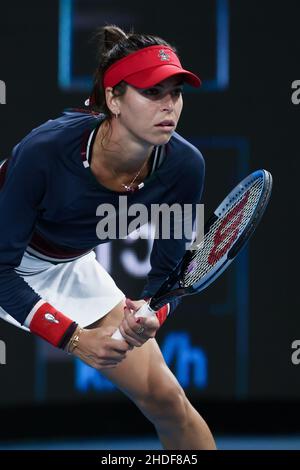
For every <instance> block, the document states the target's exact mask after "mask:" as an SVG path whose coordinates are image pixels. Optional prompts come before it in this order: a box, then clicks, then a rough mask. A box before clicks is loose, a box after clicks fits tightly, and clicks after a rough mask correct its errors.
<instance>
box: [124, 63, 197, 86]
mask: <svg viewBox="0 0 300 470" xmlns="http://www.w3.org/2000/svg"><path fill="white" fill-rule="evenodd" d="M176 75H178V76H179V75H180V76H182V79H183V81H184V82H185V83H188V84H189V85H191V86H193V87H196V88H198V87H199V86H200V85H201V83H202V82H201V80H200V78H199V77H198V76H197V75H195V74H193V73H192V72H189V71H188V70H185V69H181V68H179V67H176V66H173V65H162V66H160V67H152V68H149V69H145V70H142V71H140V72H136V73H134V74H132V75H128V76H127V77H125V78H124V81H125V82H127V83H128V84H129V85H132V86H134V87H136V88H149V87H152V86H154V85H157V84H158V83H160V82H162V81H163V80H166V79H167V78H170V77H174V76H176Z"/></svg>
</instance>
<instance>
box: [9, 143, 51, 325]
mask: <svg viewBox="0 0 300 470" xmlns="http://www.w3.org/2000/svg"><path fill="white" fill-rule="evenodd" d="M37 148H38V150H37ZM38 152H39V153H38ZM41 153H42V149H41V148H40V147H39V146H36V145H33V144H31V143H30V142H29V143H26V139H25V140H24V141H22V142H21V144H19V145H18V146H17V147H15V149H14V152H13V156H12V157H11V158H10V160H9V164H8V169H7V174H6V178H5V181H4V185H3V186H2V189H1V191H0V306H1V307H2V308H3V309H4V310H5V311H6V312H7V313H8V314H9V315H11V316H12V317H14V318H15V319H16V320H17V321H18V322H20V323H21V324H23V322H24V320H25V318H26V317H27V315H28V314H29V312H30V311H31V310H32V308H33V306H34V305H35V304H36V303H37V302H38V301H39V300H40V296H39V295H38V294H37V293H36V292H34V291H33V290H32V289H31V287H30V286H29V285H28V284H27V283H26V282H25V281H24V280H23V278H22V277H21V276H19V275H18V274H17V273H16V271H15V268H16V267H17V266H18V265H19V264H20V262H21V259H22V256H23V254H24V251H25V250H26V247H27V245H28V243H29V241H30V238H31V235H32V232H33V230H34V226H35V222H36V219H37V217H38V213H39V210H40V205H41V201H42V199H43V194H44V188H45V174H44V171H43V165H44V163H43V155H42V154H41Z"/></svg>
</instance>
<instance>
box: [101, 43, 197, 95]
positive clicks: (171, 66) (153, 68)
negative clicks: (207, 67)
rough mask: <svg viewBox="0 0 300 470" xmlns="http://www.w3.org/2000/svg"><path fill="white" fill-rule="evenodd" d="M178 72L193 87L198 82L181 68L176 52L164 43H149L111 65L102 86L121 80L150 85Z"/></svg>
mask: <svg viewBox="0 0 300 470" xmlns="http://www.w3.org/2000/svg"><path fill="white" fill-rule="evenodd" d="M174 75H181V76H182V78H183V80H184V81H185V82H187V83H189V84H190V85H192V86H194V87H199V86H200V85H201V80H200V78H199V77H197V75H195V74H193V73H191V72H189V71H188V70H185V69H183V68H182V66H181V63H180V61H179V59H178V57H177V55H176V54H175V52H174V51H173V50H172V49H170V48H169V47H166V46H150V47H145V48H143V49H139V50H138V51H136V52H132V53H131V54H129V55H128V56H126V57H124V58H123V59H120V60H118V61H117V62H115V63H114V64H113V65H111V66H110V67H109V68H108V69H107V71H106V72H105V74H104V80H103V84H104V88H106V87H114V86H115V85H117V84H118V83H120V82H121V81H122V80H124V81H125V82H127V83H129V85H132V86H134V87H136V88H149V87H151V86H154V85H156V84H157V83H159V82H161V81H162V80H165V79H166V78H169V77H172V76H174Z"/></svg>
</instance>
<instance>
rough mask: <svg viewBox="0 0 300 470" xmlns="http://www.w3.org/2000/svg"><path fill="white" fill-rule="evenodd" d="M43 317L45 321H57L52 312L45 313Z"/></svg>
mask: <svg viewBox="0 0 300 470" xmlns="http://www.w3.org/2000/svg"><path fill="white" fill-rule="evenodd" d="M45 318H46V320H47V321H49V322H51V323H59V321H58V320H56V318H55V316H54V315H52V313H45Z"/></svg>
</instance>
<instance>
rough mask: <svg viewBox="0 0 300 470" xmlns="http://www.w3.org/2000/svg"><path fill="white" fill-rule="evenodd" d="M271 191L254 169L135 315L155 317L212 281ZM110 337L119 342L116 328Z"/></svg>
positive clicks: (260, 212)
mask: <svg viewBox="0 0 300 470" xmlns="http://www.w3.org/2000/svg"><path fill="white" fill-rule="evenodd" d="M271 190H272V176H271V174H270V173H269V172H268V171H266V170H257V171H255V172H254V173H251V174H250V175H248V176H247V177H246V178H245V179H243V180H242V181H241V182H240V183H239V184H238V185H237V186H236V187H235V188H234V189H233V190H232V191H231V192H230V193H229V194H228V196H226V198H225V199H224V200H223V201H222V202H221V204H220V205H219V206H218V207H217V209H216V210H215V212H214V213H213V215H212V216H211V217H210V218H209V219H208V221H207V222H206V224H205V226H204V240H203V243H201V245H200V246H199V248H196V249H194V250H188V251H187V252H186V253H185V255H184V257H183V258H182V260H181V261H180V262H179V263H178V265H177V266H176V268H175V269H174V270H173V271H172V273H171V274H170V275H169V276H168V278H167V279H166V280H165V282H164V283H163V284H162V286H161V287H160V288H159V290H158V291H157V292H156V294H154V295H153V297H152V298H151V299H150V300H149V302H148V303H146V304H144V305H143V306H142V307H141V308H140V309H139V310H138V311H137V312H136V313H135V316H136V317H148V316H151V315H155V311H156V310H158V309H160V308H161V307H162V306H163V305H165V304H167V303H168V302H170V301H171V300H172V299H174V298H175V297H183V296H185V295H191V294H197V293H199V292H201V291H202V290H203V289H206V287H208V286H209V285H210V284H211V283H212V282H213V281H215V280H216V279H217V278H218V277H219V276H220V274H222V272H223V271H225V269H226V268H227V267H228V266H229V265H230V264H231V263H232V261H233V260H234V258H235V257H236V256H237V254H238V253H239V251H240V250H241V249H242V248H243V247H244V246H245V244H246V242H247V241H248V240H249V238H250V237H251V235H252V234H253V232H254V230H255V229H256V227H257V225H258V224H259V222H260V220H261V218H262V215H263V213H264V211H265V209H266V207H267V205H268V202H269V199H270V196H271ZM112 338H114V339H122V335H121V333H120V330H119V329H118V330H116V331H115V333H114V334H113V335H112Z"/></svg>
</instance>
